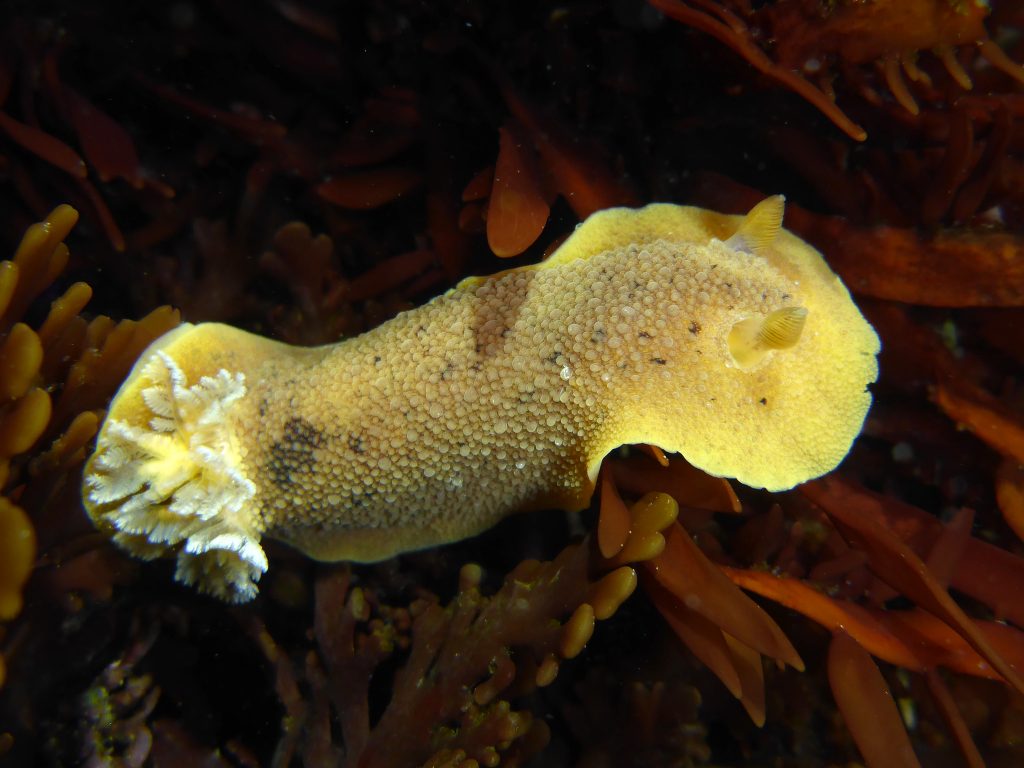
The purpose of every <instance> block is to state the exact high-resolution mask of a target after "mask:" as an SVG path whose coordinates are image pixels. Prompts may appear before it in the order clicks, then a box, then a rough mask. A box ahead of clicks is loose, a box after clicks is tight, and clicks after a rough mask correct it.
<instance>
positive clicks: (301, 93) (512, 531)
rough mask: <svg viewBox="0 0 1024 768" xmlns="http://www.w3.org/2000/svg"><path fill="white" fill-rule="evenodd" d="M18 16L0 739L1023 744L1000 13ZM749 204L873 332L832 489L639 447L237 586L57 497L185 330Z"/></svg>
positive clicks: (312, 336) (1019, 129)
mask: <svg viewBox="0 0 1024 768" xmlns="http://www.w3.org/2000/svg"><path fill="white" fill-rule="evenodd" d="M115 9H116V12H113V11H114V10H115ZM0 24H2V28H0V37H2V45H0V196H2V200H3V207H2V209H0V210H2V211H3V215H2V218H0V232H2V233H3V234H2V242H0V249H2V253H0V256H2V257H3V258H7V259H8V261H5V262H2V263H0V334H2V338H0V395H2V403H0V458H2V463H0V470H2V471H0V479H2V481H3V485H2V488H0V492H2V499H0V657H2V668H0V669H2V679H0V686H2V687H0V760H5V761H7V762H9V763H10V764H12V765H38V764H44V765H45V764H49V765H79V764H83V763H84V764H89V765H111V766H139V765H145V764H150V765H155V766H176V765H182V764H193V765H194V764H197V763H202V764H204V765H209V766H218V765H229V766H253V765H278V766H288V765H305V766H322V765H340V766H356V765H359V766H376V765H380V766H404V765H409V766H420V765H428V766H438V767H440V766H462V767H463V768H471V767H476V766H497V765H506V766H513V765H537V766H539V765H575V766H583V767H588V766H604V765H624V766H629V765H637V766H640V765H643V766H702V765H708V766H711V765H715V766H727V765H729V766H731V765H735V766H740V765H743V766H748V765H768V764H784V765H793V766H821V765H846V764H851V763H857V762H862V763H864V764H866V765H871V766H883V765H884V766H891V765H898V766H914V765H929V766H933V765H934V766H940V767H941V766H947V765H949V766H954V765H965V764H966V765H971V766H981V765H989V766H996V767H998V766H1012V765H1018V764H1020V763H1021V761H1022V760H1024V679H1022V678H1024V673H1022V669H1024V607H1022V603H1021V601H1020V599H1019V595H1020V594H1021V590H1022V589H1024V544H1022V539H1021V537H1022V536H1024V469H1022V467H1024V399H1022V396H1021V393H1022V390H1021V372H1022V370H1024V354H1022V352H1021V350H1022V349H1024V330H1022V329H1024V257H1022V246H1024V239H1022V238H1024V165H1022V160H1024V123H1022V118H1024V85H1022V83H1021V69H1020V65H1021V62H1022V61H1024V10H1022V9H1021V8H1020V6H1019V4H1018V3H1013V2H992V3H989V4H983V3H978V2H974V1H973V0H967V1H966V2H963V1H961V0H956V1H952V0H932V1H931V2H924V1H922V2H899V3H897V2H886V1H883V0H876V1H875V2H853V0H829V1H828V2H825V1H824V0H822V1H820V2H819V1H818V0H767V1H766V2H745V0H722V1H720V2H716V1H714V0H650V2H641V1H640V0H636V1H635V2H630V1H625V2H615V3H604V2H594V1H593V0H575V1H573V2H568V3H563V4H559V5H558V6H552V5H550V4H548V3H515V4H512V3H507V4H495V3H484V2H476V1H475V0H466V1H465V2H460V3H453V4H424V3H418V2H412V1H411V0H410V1H408V2H406V1H403V0H391V1H390V2H384V1H379V2H374V1H372V0H366V2H362V3H338V4H335V3H329V2H318V1H317V0H302V1H301V2H294V1H292V0H261V1H260V2H241V0H216V1H215V2H212V3H190V2H179V3H172V4H138V5H131V6H127V7H126V6H125V5H124V4H119V5H116V6H115V5H114V4H112V3H102V2H101V3H94V4H70V3H63V2H56V1H53V2H48V3H14V4H13V6H12V8H11V10H10V11H9V12H8V13H7V14H6V15H5V16H4V18H3V19H2V20H0ZM774 194H783V195H785V197H786V201H787V202H786V215H785V220H784V222H783V224H784V226H785V228H786V229H787V230H789V232H792V233H793V234H794V235H796V236H797V237H799V238H802V239H803V240H804V241H806V242H807V243H809V244H810V245H811V246H813V248H814V249H816V250H817V251H819V252H820V253H821V254H822V256H823V258H824V260H825V262H826V263H827V265H828V267H829V268H830V269H831V270H832V271H833V272H835V273H836V274H837V275H838V276H839V277H840V278H841V279H842V280H843V283H844V284H845V285H846V287H847V288H848V289H849V291H850V293H851V294H852V296H853V299H854V301H855V302H856V304H857V306H858V307H859V308H860V311H861V312H863V314H864V316H865V317H866V318H867V320H868V321H869V322H870V323H871V325H872V326H873V327H874V329H875V331H876V332H877V334H878V337H879V338H880V339H881V344H882V351H881V354H880V357H879V360H878V363H879V376H878V380H877V382H875V383H874V384H872V385H871V386H870V394H871V397H872V399H873V405H872V407H871V410H870V411H869V412H868V415H867V419H866V421H865V423H864V431H863V434H862V435H861V436H860V437H859V438H858V439H857V440H856V441H855V443H854V445H853V448H852V450H851V451H850V453H849V455H848V456H846V458H845V460H844V461H843V462H842V464H841V465H840V466H839V467H838V469H836V470H835V471H833V472H831V473H829V474H827V475H825V476H824V477H822V478H820V479H816V480H812V481H810V482H807V483H804V484H802V485H799V486H797V487H796V488H795V489H794V490H791V491H784V492H768V491H764V490H752V489H750V488H747V487H745V486H743V485H741V484H739V483H735V482H730V481H728V480H724V479H722V478H716V477H712V476H710V475H707V474H705V473H703V472H701V471H700V470H698V469H696V468H694V467H693V466H690V465H689V464H687V463H686V462H684V461H682V460H681V459H680V457H679V456H676V455H668V456H666V455H665V454H664V453H663V452H662V451H661V450H660V449H659V448H658V447H656V446H653V445H646V444H642V445H635V446H633V447H630V448H629V449H628V450H624V451H616V452H615V453H613V454H612V455H611V456H610V457H609V458H608V459H607V460H606V461H604V462H603V464H602V465H601V469H600V474H599V475H597V476H596V478H594V479H593V482H594V484H595V485H596V494H595V498H594V501H593V503H592V505H591V506H590V507H589V508H588V509H586V510H584V511H582V512H580V513H572V514H565V513H562V512H558V511H551V510H542V511H536V512H529V513H525V514H522V515H517V516H512V517H510V518H508V519H507V520H504V521H503V522H501V523H500V524H499V525H498V526H497V527H496V528H493V529H491V530H489V531H486V532H483V533H481V534H480V535H479V536H476V537H474V538H472V539H469V540H465V541H460V542H456V543H451V544H448V545H445V546H440V547H435V548H431V549H426V550H423V551H420V552H413V553H406V554H402V555H400V556H398V557H394V558H390V559H387V560H384V561H381V562H378V563H374V564H366V565H352V564H345V563H340V564H320V563H316V562H313V561H311V560H309V559H307V558H306V557H305V556H303V555H302V554H301V553H299V552H298V551H296V550H294V549H291V548H290V547H288V546H286V545H284V544H281V543H279V542H275V541H272V540H270V539H269V538H268V539H264V541H263V543H262V546H263V548H264V550H265V556H266V558H267V562H269V564H270V568H269V569H268V570H267V572H266V574H265V575H264V576H263V579H262V580H261V582H260V589H259V594H258V596H256V597H255V598H254V599H253V600H251V601H250V602H247V603H244V604H237V605H229V604H226V603H224V602H222V601H220V600H217V599H215V598H212V597H210V596H207V595H203V594H200V593H198V592H196V591H195V590H193V589H191V588H187V587H184V586H181V585H179V584H176V583H175V582H174V581H173V578H172V576H173V574H174V571H175V564H174V562H173V559H171V558H159V557H158V558H154V559H152V560H150V561H145V562H144V561H140V560H138V559H135V558H130V557H128V556H126V555H125V554H123V553H122V552H121V551H120V550H119V549H118V548H117V547H116V546H114V545H113V544H112V542H111V541H110V539H109V537H108V535H107V534H106V533H103V532H98V531H97V530H96V529H95V528H94V527H93V525H92V523H91V521H90V519H89V516H88V514H87V513H86V511H85V509H84V508H83V505H82V501H81V480H82V471H83V466H84V463H85V461H86V457H87V455H88V454H89V453H90V451H91V450H92V448H93V442H94V438H95V436H96V434H97V431H98V430H99V428H100V425H101V423H102V422H103V418H104V417H105V415H106V409H107V408H108V407H109V404H110V402H111V398H112V397H113V396H114V393H115V391H116V390H117V389H118V387H119V386H120V384H121V382H122V381H124V379H125V378H126V377H127V376H128V374H129V371H130V370H131V369H132V366H133V365H134V363H135V362H136V360H137V358H138V357H139V355H140V354H141V353H142V351H143V350H144V349H145V348H146V347H147V346H148V345H149V344H150V343H151V342H152V341H153V340H154V339H156V338H157V337H159V336H161V335H162V334H164V333H165V332H167V331H171V330H172V329H174V328H176V327H184V326H179V323H180V322H181V321H185V322H188V323H194V324H196V325H195V326H194V327H195V328H196V329H199V328H204V327H208V326H205V325H203V324H205V323H211V322H218V323H229V324H230V325H232V326H235V327H237V328H240V329H244V331H245V332H252V333H255V334H259V335H261V336H264V337H268V338H271V339H276V340H278V341H282V342H286V343H288V344H294V345H303V346H312V345H318V344H333V343H335V342H338V341H339V340H342V339H355V338H359V334H361V333H364V332H366V331H371V332H372V331H373V329H376V328H380V327H381V324H382V323H384V322H385V321H387V320H388V319H390V318H393V317H395V316H396V315H397V314H398V313H399V312H401V311H403V310H407V309H410V308H412V307H414V306H417V305H421V304H423V303H425V302H426V301H428V300H430V299H431V298H432V297H434V296H437V295H439V294H442V293H443V292H444V291H446V290H448V289H449V288H451V287H452V286H455V285H456V284H458V283H459V281H460V280H462V279H464V278H465V277H467V276H469V275H486V274H491V273H494V272H498V271H499V270H507V269H510V268H511V269H513V270H517V269H523V268H525V267H526V266H527V265H530V264H536V263H544V260H545V257H552V255H554V258H555V259H556V260H557V259H558V256H557V253H558V248H559V246H560V245H562V244H563V243H565V245H566V246H568V247H570V248H571V247H572V245H571V244H572V242H573V240H572V239H569V238H571V236H572V233H573V232H574V231H576V232H577V233H578V234H581V233H585V231H586V230H585V229H582V228H581V229H579V230H577V229H576V227H577V225H578V224H580V223H581V222H583V221H585V220H587V218H588V217H590V216H591V215H592V214H595V213H597V212H599V211H603V210H604V209H607V208H613V207H617V206H631V207H637V206H641V205H645V204H648V203H652V202H665V203H674V204H679V205H693V206H700V207H702V208H707V209H712V210H715V211H721V212H723V213H725V214H745V213H747V212H748V211H750V210H751V208H753V207H754V206H755V205H756V204H758V203H759V202H760V201H761V200H763V199H764V198H765V197H767V196H768V195H774ZM602 215H603V214H598V216H602ZM737 221H738V220H737ZM731 234H732V232H731V231H725V230H724V229H723V230H722V232H721V235H720V237H721V238H722V239H727V237H728V236H729V235H731ZM786 236H787V237H789V235H786ZM716 237H719V235H716ZM552 263H555V262H552ZM542 270H543V268H541V271H538V272H537V273H536V274H544V272H543V271H542ZM511 274H520V275H521V274H524V273H515V272H513V273H511ZM171 307H173V308H174V309H171ZM812 312H813V308H812ZM795 317H796V315H793V316H792V318H795ZM812 317H813V315H811V314H809V315H807V322H808V323H810V322H811V318H812ZM792 318H791V319H792ZM691 319H693V320H697V319H696V318H688V320H691ZM810 327H811V326H808V327H807V329H805V330H804V333H807V332H808V330H809V329H810ZM704 331H705V328H704V327H703V325H701V324H699V322H698V323H695V324H694V326H693V329H692V330H691V329H690V326H689V325H687V327H686V329H685V333H686V334H688V335H689V334H694V335H699V334H700V333H703V332H704ZM239 333H241V332H239ZM798 335H799V334H798ZM740 336H741V342H743V339H746V340H747V342H748V341H749V340H750V339H754V338H757V336H756V333H754V332H751V333H750V335H749V336H743V333H741V334H740ZM747 342H743V343H741V344H740V346H739V347H738V348H737V349H742V350H748V347H749V344H747ZM641 343H642V342H640V341H638V342H637V348H639V347H640V345H641ZM792 352H793V353H794V354H796V353H797V352H798V348H794V349H793V350H792ZM870 354H873V350H872V351H871V352H870ZM661 359H665V358H661ZM778 359H779V360H782V359H785V355H782V354H780V355H779V356H778ZM805 364H806V365H810V366H813V360H812V361H810V362H807V363H805ZM658 365H659V366H660V365H661V364H658ZM826 368H827V367H826ZM169 370H170V369H169ZM823 373H826V374H827V373H828V371H827V370H825V371H824V372H823V371H821V370H813V369H812V370H808V371H805V372H802V373H801V375H806V376H807V377H809V378H810V379H812V380H813V378H814V377H816V376H820V375H822V374H823ZM695 376H696V379H697V381H699V380H700V372H699V371H697V372H696V373H695ZM684 378H685V377H684ZM188 384H189V385H190V386H191V385H195V384H196V382H194V381H191V380H189V382H188ZM695 386H696V383H695ZM861 395H863V393H861ZM650 396H651V397H658V398H668V397H670V393H666V392H661V391H658V392H657V393H652V394H651V395H650ZM766 399H767V398H766ZM823 399H824V400H825V402H813V401H808V402H807V403H806V410H807V412H808V414H809V415H810V416H813V415H814V413H815V412H816V411H826V410H827V409H828V408H829V405H830V404H829V402H827V401H828V398H823ZM154 402H156V401H154ZM756 404H757V401H756V400H755V405H756ZM716 426H717V432H716V433H715V434H722V435H724V436H725V438H724V439H726V440H728V439H729V438H730V437H732V438H733V439H735V440H736V443H734V444H733V443H729V445H730V447H731V448H732V449H733V450H734V451H735V452H736V453H738V454H740V455H742V453H743V451H744V444H745V443H743V442H741V441H740V438H739V437H738V436H737V435H735V434H731V433H732V431H733V430H732V429H731V428H730V427H729V425H728V423H727V422H722V423H717V424H716ZM651 442H657V441H656V440H654V439H653V438H652V440H651ZM307 443H308V440H307V441H306V442H303V438H302V435H297V436H296V439H295V444H296V445H297V446H298V447H299V448H303V447H305V448H308V447H309V445H308V444H307ZM771 445H772V444H771V442H770V441H768V440H765V441H764V445H763V446H761V445H759V446H757V447H758V449H762V448H763V449H765V450H767V449H769V448H771ZM662 447H664V448H672V447H674V445H665V446H662ZM353 450H354V449H353ZM778 453H779V458H778V461H779V462H780V463H784V462H786V461H787V460H788V459H790V458H792V457H791V456H789V455H787V454H786V452H785V446H781V447H778ZM587 455H589V453H588V454H587ZM397 458H400V457H397ZM832 463H834V461H833V462H832ZM800 479H802V478H800ZM792 482H796V480H792V481H791V482H790V483H789V484H792ZM757 484H759V485H770V484H769V483H764V482H762V483H755V485H757ZM783 485H785V484H783V483H778V484H775V485H770V487H773V488H781V487H783ZM467 493H468V491H467ZM476 501H478V499H470V498H466V499H465V501H464V503H465V505H466V507H467V509H469V508H472V506H473V504H474V503H476ZM554 506H555V507H560V506H569V505H562V504H554ZM403 548H404V547H403ZM152 554H154V555H155V554H157V553H156V552H152Z"/></svg>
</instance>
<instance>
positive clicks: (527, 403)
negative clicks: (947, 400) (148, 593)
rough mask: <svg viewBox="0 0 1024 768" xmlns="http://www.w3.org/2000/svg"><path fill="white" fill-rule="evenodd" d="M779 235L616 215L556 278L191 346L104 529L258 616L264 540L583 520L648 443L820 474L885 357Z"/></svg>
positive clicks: (146, 373) (347, 553)
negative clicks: (339, 336) (526, 516)
mask: <svg viewBox="0 0 1024 768" xmlns="http://www.w3.org/2000/svg"><path fill="white" fill-rule="evenodd" d="M782 210H783V201H782V198H781V197H773V198H768V199H767V200H765V201H763V202H762V203H761V204H759V205H758V206H757V207H755V208H754V210H753V211H751V213H750V214H749V215H748V216H747V217H745V218H744V217H739V216H725V215H722V214H718V213H713V212H711V211H706V210H703V209H700V208H691V207H682V206H676V205H663V204H655V205H649V206H647V207H646V208H642V209H639V210H630V209H624V208H616V209H610V210H606V211H602V212H600V213H597V214H594V215H593V216H591V217H590V218H589V219H587V221H586V222H584V223H583V224H582V225H581V226H580V227H578V228H577V230H576V232H575V233H573V235H572V236H571V237H570V238H569V239H568V240H566V242H565V243H564V244H563V245H562V246H561V248H559V249H558V250H557V251H556V252H555V253H554V255H552V257H551V258H550V259H548V260H547V261H545V262H544V263H542V264H538V265H535V266H529V267H523V268H520V269H513V270H508V271H506V272H502V273H499V274H497V275H493V276H491V277H473V278H468V279H466V280H464V281H463V282H461V283H460V284H459V285H458V286H456V287H455V288H453V289H452V290H450V291H448V292H447V293H446V294H444V295H443V296H439V297H438V298H436V299H434V300H433V301H431V302H430V303H428V304H426V305H424V306H422V307H419V308H418V309H414V310H412V311H409V312H405V313H403V314H401V315H399V316H398V317H396V318H394V319H393V320H391V321H389V322H387V323H385V324H383V325H381V326H380V327H378V328H376V329H375V330H373V331H370V332H369V333H366V334H363V335H362V336H359V337H357V338H353V339H348V340H346V341H343V342H340V343H338V344H334V345H331V346H326V347H319V348H313V349H304V348H296V347H290V346H287V345H285V344H281V343H278V342H275V341H270V340H268V339H264V338H261V337H258V336H254V335H252V334H249V333H246V332H244V331H240V330H237V329H234V328H230V327H228V326H224V325H217V324H201V325H196V326H192V325H183V326H181V327H180V328H178V329H176V330H174V331H172V332H171V333H169V334H167V335H166V336H164V337H163V338H161V339H159V340H157V341H156V342H155V343H154V344H153V345H152V346H151V347H150V349H149V350H147V351H146V352H145V353H144V354H143V356H142V357H141V358H140V360H139V362H138V363H137V364H136V366H135V369H134V370H133V371H132V373H131V375H130V376H129V378H128V379H127V381H125V383H124V385H123V386H122V387H121V389H120V391H119V392H118V394H117V396H116V397H115V398H114V401H113V403H112V404H111V407H110V412H109V415H108V417H107V420H106V422H105V423H104V425H103V428H102V430H101V431H100V434H99V438H98V440H97V446H96V452H95V453H94V454H93V456H92V457H91V458H90V460H89V462H88V464H87V466H86V470H85V481H84V488H83V495H84V499H85V505H86V507H87V508H88V510H89V513H90V514H91V515H92V517H93V519H94V520H95V522H96V523H97V525H99V526H100V527H102V528H104V529H106V530H110V531H112V532H113V534H114V537H115V539H116V540H117V542H118V543H120V544H121V545H122V546H124V547H125V548H127V549H128V550H130V551H132V552H133V553H136V554H138V555H140V556H143V557H155V556H158V555H163V554H168V553H173V554H176V556H177V559H178V574H177V575H178V578H179V579H181V580H182V581H185V582H187V583H194V584H197V585H198V586H199V588H200V589H203V590H205V591H208V592H211V593H213V594H216V595H219V596H220V597H224V598H227V599H231V600H247V599H250V598H252V597H253V596H254V595H255V594H256V582H257V581H258V579H259V578H260V575H261V574H262V573H263V572H264V571H266V569H267V560H266V556H265V555H264V553H263V550H262V548H261V547H260V539H261V537H262V536H264V535H266V536H271V537H273V538H276V539H281V540H283V541H286V542H288V543H290V544H292V545H294V546H296V547H298V548H299V549H301V550H303V551H304V552H306V553H307V554H309V555H310V556H312V557H314V558H317V559H320V560H342V559H347V560H357V561H372V560H379V559H382V558H387V557H390V556H392V555H395V554H397V553H399V552H403V551H407V550H412V549H418V548H423V547H429V546H433V545H436V544H441V543H445V542H450V541H454V540H456V539H460V538H463V537H466V536H470V535H472V534H475V533H477V532H479V531H481V530H483V529H485V528H487V527H489V526H491V525H493V524H494V523H495V522H497V521H498V520H499V519H501V518H502V517H503V516H504V515H506V514H508V513H510V512H514V511H518V510H525V509H538V508H558V509H567V510H576V509H580V508H583V507H584V506H586V505H587V503H588V501H589V499H590V496H591V494H592V492H593V490H594V482H595V479H596V477H597V472H598V468H599V467H600V464H601V461H602V459H603V458H604V457H605V455H607V454H608V452H609V451H611V450H613V449H615V448H616V447H618V446H620V445H623V444H625V443H650V444H654V445H657V446H660V447H661V448H663V449H665V450H667V451H677V452H679V453H681V454H682V455H683V456H684V457H685V458H686V459H687V460H688V461H690V462H691V463H692V464H695V465H696V466H698V467H700V468H702V469H704V470H706V471H707V472H710V473H712V474H715V475H722V476H728V477H734V478H736V479H737V480H739V481H741V482H743V483H746V484H747V485H751V486H754V487H762V488H767V489H769V490H781V489H784V488H790V487H792V486H793V485H796V484H797V483H800V482H803V481H805V480H807V479H809V478H812V477H816V476H818V475H821V474H823V473H825V472H828V471H829V470H831V469H832V468H833V467H835V466H836V464H838V463H839V461H840V460H841V459H842V458H843V456H845V455H846V453H847V451H848V450H849V448H850V444H851V443H852V441H853V439H854V438H855V437H856V436H857V434H858V432H859V431H860V428H861V424H862V422H863V420H864V415H865V413H866V412H867V409H868V406H869V404H870V402H871V396H870V394H869V393H868V391H867V387H868V385H869V384H870V383H871V382H873V381H874V380H875V376H876V374H877V365H876V359H875V357H876V354H877V352H878V349H879V343H878V338H877V336H876V335H875V333H874V331H873V330H872V328H871V326H870V325H868V323H867V322H866V321H865V320H864V318H863V317H862V316H861V314H860V312H858V310H857V308H856V307H855V306H854V304H853V302H852V301H851V300H850V296H849V294H848V292H847V291H846V289H845V288H844V287H843V285H842V283H841V282H840V281H839V279H838V278H837V277H836V275H835V274H833V273H832V272H831V271H830V270H829V268H828V266H827V265H826V264H825V262H824V261H823V259H822V258H821V255H820V254H819V253H818V252H817V251H815V250H814V249H813V248H811V247H810V246H809V245H807V244H806V243H805V242H803V241H802V240H800V239H799V238H797V237H795V236H794V235H792V234H790V233H789V232H787V231H785V230H784V229H781V228H780V222H781V217H782Z"/></svg>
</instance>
